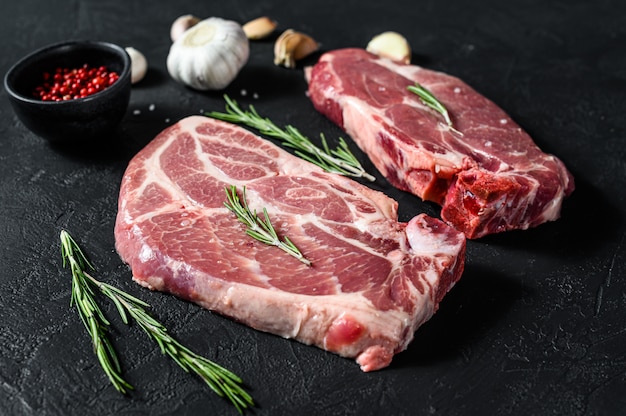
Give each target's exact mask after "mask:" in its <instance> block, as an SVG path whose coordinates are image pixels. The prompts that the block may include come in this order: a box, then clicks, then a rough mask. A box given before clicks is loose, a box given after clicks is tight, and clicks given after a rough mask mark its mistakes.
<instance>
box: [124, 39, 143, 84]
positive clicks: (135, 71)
mask: <svg viewBox="0 0 626 416" xmlns="http://www.w3.org/2000/svg"><path fill="white" fill-rule="evenodd" d="M125 49H126V53H128V56H130V63H131V70H130V82H131V84H136V83H138V82H139V81H141V80H142V79H143V78H144V77H145V76H146V72H148V61H147V60H146V57H145V56H144V55H143V54H142V53H141V52H139V51H138V50H137V49H135V48H133V47H131V46H129V47H127V48H125Z"/></svg>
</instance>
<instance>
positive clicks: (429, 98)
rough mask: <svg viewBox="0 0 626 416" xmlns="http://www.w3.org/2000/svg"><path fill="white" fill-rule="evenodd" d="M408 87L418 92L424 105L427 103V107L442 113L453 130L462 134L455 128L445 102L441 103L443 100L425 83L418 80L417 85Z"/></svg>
mask: <svg viewBox="0 0 626 416" xmlns="http://www.w3.org/2000/svg"><path fill="white" fill-rule="evenodd" d="M407 89H408V90H409V91H411V92H412V93H414V94H416V95H417V96H418V97H419V99H420V101H421V102H422V103H423V104H424V105H426V106H427V107H429V108H431V109H433V110H435V111H436V112H438V113H439V114H441V116H442V117H443V119H444V120H445V122H446V124H447V125H448V127H449V128H450V129H451V130H454V131H455V132H457V133H459V134H462V133H461V132H460V131H458V130H457V129H455V128H454V126H453V125H452V119H450V114H449V113H448V109H447V108H446V107H445V106H444V105H443V104H441V102H440V101H439V100H438V99H437V98H436V97H435V96H434V95H433V93H432V92H430V91H429V90H428V89H426V88H425V87H424V86H423V85H421V84H420V83H418V82H416V83H415V85H409V86H408V87H407Z"/></svg>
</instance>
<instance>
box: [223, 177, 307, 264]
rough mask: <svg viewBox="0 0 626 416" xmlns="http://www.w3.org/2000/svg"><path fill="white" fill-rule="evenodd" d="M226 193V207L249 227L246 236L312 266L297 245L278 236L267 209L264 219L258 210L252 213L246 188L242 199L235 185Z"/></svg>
mask: <svg viewBox="0 0 626 416" xmlns="http://www.w3.org/2000/svg"><path fill="white" fill-rule="evenodd" d="M225 191H226V201H225V202H224V206H225V207H226V208H228V210H229V211H231V212H232V213H234V214H235V215H236V216H237V218H238V219H239V221H241V222H242V223H244V224H245V225H246V226H247V227H248V228H247V229H246V234H248V235H249V236H250V237H252V238H254V239H256V240H258V241H260V242H262V243H265V244H268V245H271V246H276V247H278V248H279V249H281V250H283V251H284V252H286V253H287V254H290V255H292V256H293V257H295V258H297V259H298V260H300V261H301V262H302V263H304V264H306V265H307V266H310V265H311V262H310V261H309V260H307V258H306V257H304V255H303V254H302V253H301V252H300V250H299V249H298V248H297V247H296V245H295V244H294V243H292V242H291V240H289V238H287V237H284V238H283V240H281V239H280V238H279V237H278V234H277V233H276V230H275V229H274V226H273V225H272V223H271V221H270V218H269V215H268V213H267V209H265V208H263V216H264V219H263V218H260V217H259V216H258V215H257V213H256V210H255V211H252V210H251V209H250V207H249V206H248V202H247V200H246V187H245V186H244V187H243V191H242V198H241V199H240V198H239V195H238V194H237V187H236V186H234V185H233V186H231V187H230V189H229V188H228V187H226V188H225ZM242 200H243V201H242Z"/></svg>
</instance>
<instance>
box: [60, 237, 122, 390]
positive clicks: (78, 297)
mask: <svg viewBox="0 0 626 416" xmlns="http://www.w3.org/2000/svg"><path fill="white" fill-rule="evenodd" d="M61 255H62V257H63V267H65V266H66V265H67V264H68V263H69V267H70V270H71V272H72V295H71V298H70V306H76V309H77V310H78V315H79V316H80V319H81V320H82V321H83V324H84V325H85V328H86V329H87V332H88V333H89V335H90V336H91V342H92V345H93V350H94V353H95V354H96V356H97V357H98V361H99V362H100V366H101V367H102V369H103V370H104V373H105V374H106V375H107V376H108V378H109V380H110V381H111V384H113V387H115V389H116V390H117V391H119V392H120V393H127V392H128V390H132V389H133V386H131V385H130V384H129V383H128V382H127V381H126V380H124V378H123V377H122V375H121V372H122V369H121V366H120V362H119V360H118V358H117V354H116V352H115V349H114V348H113V345H112V344H111V341H110V339H109V336H108V330H109V327H110V325H111V324H110V322H109V321H108V320H107V319H106V318H105V316H104V314H103V313H102V310H100V308H99V307H98V304H97V303H96V300H95V298H94V293H93V290H92V288H91V286H90V284H89V281H88V280H87V278H86V274H85V272H84V270H85V269H86V268H91V269H93V266H92V265H91V264H90V263H89V261H87V258H86V257H85V256H84V255H83V253H82V251H81V249H80V247H78V245H77V244H76V243H75V242H74V240H73V239H72V237H71V236H70V235H69V234H68V233H67V232H66V231H65V230H63V231H61Z"/></svg>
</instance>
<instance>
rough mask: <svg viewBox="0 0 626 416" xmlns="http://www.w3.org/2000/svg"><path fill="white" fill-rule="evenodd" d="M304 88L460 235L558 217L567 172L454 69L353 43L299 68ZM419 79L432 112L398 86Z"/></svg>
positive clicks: (389, 174) (570, 186)
mask: <svg viewBox="0 0 626 416" xmlns="http://www.w3.org/2000/svg"><path fill="white" fill-rule="evenodd" d="M307 78H308V81H309V96H310V98H311V100H312V102H313V105H314V106H315V108H316V109H317V110H319V111H320V112H321V113H323V114H325V115H326V116H327V117H328V118H330V119H331V120H332V121H334V122H335V123H336V124H338V125H339V126H341V127H342V128H343V129H345V131H346V132H347V133H348V134H349V135H350V136H351V137H352V138H353V139H354V141H355V142H356V143H357V144H358V145H359V147H361V149H362V150H363V151H364V152H366V153H367V154H368V155H369V157H370V159H371V160H372V162H373V163H374V165H375V166H376V167H377V168H378V169H379V170H380V172H381V173H382V174H383V175H384V176H385V177H386V178H387V179H388V180H389V182H391V184H393V185H394V186H396V187H397V188H399V189H402V190H405V191H409V192H412V193H414V194H415V195H417V196H419V197H421V198H422V199H425V200H430V201H434V202H436V203H438V204H440V205H442V210H441V217H442V218H443V219H444V221H446V222H448V223H449V224H452V225H453V226H454V227H456V228H457V229H459V230H461V231H463V232H464V233H465V234H466V236H467V237H468V238H478V237H481V236H484V235H486V234H491V233H498V232H502V231H507V230H512V229H526V228H529V227H534V226H537V225H539V224H541V223H544V222H546V221H551V220H555V219H557V218H558V217H559V216H560V211H561V203H562V201H563V198H564V197H565V196H567V195H569V194H570V193H571V192H572V191H573V190H574V181H573V178H572V176H571V175H570V173H569V172H568V171H567V169H566V168H565V166H564V165H563V163H562V162H561V161H560V160H559V159H557V158H556V157H554V156H552V155H548V154H545V153H543V152H542V151H541V150H540V149H539V148H538V147H537V146H536V145H535V143H534V142H533V141H532V139H531V138H530V136H529V135H528V134H527V133H526V132H524V131H523V130H522V129H521V128H520V127H519V126H518V125H517V124H516V123H515V122H514V121H513V120H512V119H511V118H510V117H509V116H508V115H507V114H505V113H504V111H503V110H501V109H500V108H499V107H497V106H496V105H495V104H494V103H493V102H491V101H489V100H488V99H486V98H485V97H483V96H481V95H480V94H478V93H477V92H476V91H474V90H473V89H472V88H471V87H469V86H468V85H467V84H465V83H464V82H462V81H461V80H459V79H458V78H455V77H452V76H449V75H446V74H443V73H440V72H434V71H430V70H427V69H423V68H420V67H418V66H414V65H404V64H399V63H394V62H391V61H389V60H386V59H381V58H379V57H377V56H375V55H372V54H369V53H368V52H366V51H365V50H362V49H341V50H336V51H332V52H328V53H326V54H324V55H323V56H322V57H321V58H320V60H319V62H318V63H317V64H316V65H315V66H314V67H313V68H312V69H311V68H308V69H307ZM415 82H419V83H420V84H421V85H422V86H424V87H425V88H427V89H428V90H430V91H431V92H432V93H433V95H434V96H435V97H436V98H437V99H438V100H439V101H440V102H441V103H442V104H443V105H444V106H445V107H446V108H447V110H448V112H449V114H450V116H451V119H452V124H453V127H454V129H456V130H458V131H459V132H461V133H458V132H455V131H454V130H452V129H450V128H449V127H448V126H447V124H445V123H444V122H443V118H442V116H441V114H439V113H436V112H435V111H433V110H431V109H430V108H428V107H426V106H425V105H423V104H422V102H421V101H420V99H419V97H418V96H417V95H416V94H414V93H412V92H409V91H407V87H408V86H409V85H414V84H415Z"/></svg>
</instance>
